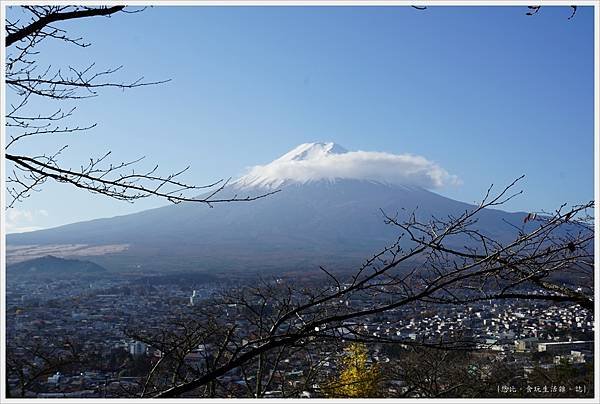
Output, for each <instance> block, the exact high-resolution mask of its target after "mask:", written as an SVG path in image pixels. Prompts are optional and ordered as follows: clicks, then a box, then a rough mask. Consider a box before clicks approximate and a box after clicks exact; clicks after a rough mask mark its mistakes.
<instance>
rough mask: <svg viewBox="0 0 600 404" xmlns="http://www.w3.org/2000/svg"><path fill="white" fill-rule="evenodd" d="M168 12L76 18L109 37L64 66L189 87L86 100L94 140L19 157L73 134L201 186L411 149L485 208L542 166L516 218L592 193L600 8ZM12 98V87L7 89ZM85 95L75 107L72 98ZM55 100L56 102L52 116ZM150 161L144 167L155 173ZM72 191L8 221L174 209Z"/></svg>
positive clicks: (30, 147)
mask: <svg viewBox="0 0 600 404" xmlns="http://www.w3.org/2000/svg"><path fill="white" fill-rule="evenodd" d="M525 13H526V9H525V7H430V8H429V9H427V10H425V11H418V10H415V9H412V8H409V7H153V8H149V9H146V10H145V11H143V12H141V13H138V14H128V15H116V16H113V17H112V18H110V19H107V18H95V19H86V20H77V21H72V22H65V23H63V24H61V25H60V27H61V28H64V29H66V30H67V31H68V32H70V33H73V35H77V36H83V37H84V38H85V39H86V40H87V41H89V42H91V43H92V44H93V45H92V46H90V47H88V48H85V49H81V48H76V47H73V46H69V45H68V44H65V43H60V42H53V43H48V44H47V45H45V46H44V47H43V48H42V49H41V50H42V53H41V54H40V59H41V60H43V61H44V62H46V63H48V64H52V65H53V66H59V65H60V66H64V65H67V64H71V65H75V66H86V65H88V64H89V63H91V62H96V65H97V66H98V67H99V68H104V67H115V66H118V65H123V66H124V67H123V69H122V71H121V72H119V73H118V74H117V75H116V76H115V78H116V79H117V80H120V79H123V80H128V79H129V80H131V79H136V78H137V77H139V76H144V77H145V78H146V79H147V80H161V79H172V81H171V82H169V83H167V84H163V85H158V86H152V87H146V88H139V89H134V90H131V91H125V92H122V91H117V90H114V91H113V90H110V89H109V90H106V91H103V92H101V95H100V96H99V97H97V98H93V99H89V100H84V101H81V102H77V103H76V104H72V105H77V111H76V115H75V116H74V119H73V121H72V122H74V123H76V124H81V125H84V124H87V123H93V122H97V123H98V126H97V127H96V128H94V129H93V130H90V131H89V132H88V133H86V134H84V135H79V136H77V137H66V136H65V137H60V138H55V139H50V138H47V139H36V140H33V139H32V140H30V141H24V142H23V143H22V145H21V146H20V148H19V149H16V148H15V150H13V152H15V153H16V152H23V153H38V152H48V151H49V150H54V149H56V148H59V147H60V146H62V145H64V144H69V148H68V150H67V151H66V152H65V154H64V157H63V161H64V162H65V164H66V165H72V166H78V165H79V164H80V163H81V161H82V160H85V159H87V158H88V157H89V156H92V155H94V156H98V155H101V154H103V153H104V152H105V151H107V150H112V151H113V154H114V159H115V160H118V161H121V160H127V159H132V158H136V157H139V156H147V157H146V159H147V163H146V167H150V166H153V165H154V163H159V164H160V169H161V170H163V172H165V173H167V172H170V171H173V170H177V169H180V168H183V167H185V166H186V165H188V164H189V165H191V168H190V170H189V171H188V172H187V173H186V179H187V180H188V181H189V182H194V183H197V184H203V183H208V182H211V181H213V180H215V179H219V178H223V177H229V176H233V177H236V176H239V175H241V174H243V173H244V172H245V171H246V169H247V168H248V167H250V166H253V165H256V164H264V163H268V162H269V161H271V160H273V159H275V158H277V157H279V156H280V155H282V154H283V153H285V152H287V151H288V150H290V149H292V148H293V147H295V146H296V145H298V144H300V143H304V142H312V141H334V142H336V143H339V144H341V145H343V146H344V147H345V148H346V149H349V150H365V151H385V152H389V153H412V154H416V155H420V156H424V157H426V158H427V159H429V160H432V161H434V162H435V163H437V164H438V165H439V166H441V167H443V168H444V169H445V170H447V171H448V172H449V173H451V174H453V175H456V176H457V177H458V178H459V179H460V180H461V182H462V184H461V185H452V186H447V187H444V188H442V189H438V190H436V192H439V193H441V194H443V195H446V196H449V197H451V198H454V199H458V200H462V201H466V202H473V201H476V200H478V199H480V197H481V196H482V195H483V193H484V192H485V190H486V189H487V187H488V186H489V185H490V184H491V183H494V184H498V185H499V186H500V185H503V184H507V183H508V182H510V181H511V180H512V179H514V178H516V177H518V176H520V175H521V174H526V176H527V177H526V180H525V181H524V182H523V188H524V189H525V194H524V195H523V196H521V197H519V198H518V199H517V200H514V201H511V202H510V203H509V204H507V205H506V206H505V209H506V210H540V209H547V210H548V209H554V208H556V207H558V206H559V205H560V204H561V203H563V202H567V203H578V202H584V201H588V200H591V199H593V197H594V193H593V192H594V190H593V165H594V150H593V146H594V133H593V130H594V109H593V101H594V98H593V97H594V90H593V73H594V54H593V31H594V26H593V9H592V8H590V7H587V8H585V7H580V8H579V10H578V12H577V15H576V16H575V18H573V19H572V20H567V17H568V16H569V15H570V10H569V8H568V7H544V8H543V9H542V10H541V11H540V12H539V13H538V14H537V15H535V16H532V17H528V16H526V15H525ZM7 97H8V101H9V102H10V101H11V92H10V91H8V92H7ZM67 104H68V105H71V103H66V104H65V105H64V106H65V107H67V106H68V105H67ZM53 106H55V104H53V105H50V104H45V103H39V104H36V105H34V107H35V108H40V109H43V110H45V109H46V108H53ZM142 167H143V165H142ZM164 204H165V202H164V201H162V200H159V199H153V200H150V199H148V200H143V201H139V202H137V203H135V204H128V203H125V202H119V201H115V200H111V199H108V198H104V197H99V196H95V195H91V194H88V193H85V192H82V191H79V190H76V189H72V188H70V187H68V186H65V185H61V184H50V183H48V184H46V185H45V186H44V188H43V191H42V192H40V193H36V194H34V195H33V196H32V197H31V198H29V199H28V200H26V201H25V202H23V203H21V204H19V205H18V206H17V207H16V209H13V211H12V213H11V212H10V211H9V212H8V213H7V225H8V226H7V231H9V232H10V231H15V230H22V229H25V228H34V227H52V226H56V225H60V224H65V223H70V222H76V221H80V220H86V219H92V218H97V217H107V216H115V215H121V214H126V213H131V212H135V211H140V210H144V209H148V208H151V207H156V206H161V205H164Z"/></svg>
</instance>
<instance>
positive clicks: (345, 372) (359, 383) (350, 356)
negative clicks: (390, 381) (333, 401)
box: [324, 343, 380, 398]
mask: <svg viewBox="0 0 600 404" xmlns="http://www.w3.org/2000/svg"><path fill="white" fill-rule="evenodd" d="M367 359H368V352H367V348H366V347H365V345H364V344H359V343H352V344H350V345H349V346H348V347H347V348H346V349H345V350H344V356H343V357H342V359H341V370H340V374H339V376H338V377H337V378H336V379H335V380H333V381H331V382H329V383H328V384H327V385H326V386H325V389H324V390H325V393H326V394H327V395H328V396H329V397H347V398H361V397H376V396H377V392H378V383H379V379H380V373H379V369H378V367H377V365H368V364H367Z"/></svg>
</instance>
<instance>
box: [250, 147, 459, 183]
mask: <svg viewBox="0 0 600 404" xmlns="http://www.w3.org/2000/svg"><path fill="white" fill-rule="evenodd" d="M335 178H340V179H357V180H371V181H379V182H382V183H388V184H394V185H410V186H419V187H423V188H426V189H437V188H440V187H443V186H446V185H456V184H460V180H459V179H458V177H456V176H455V175H452V174H449V173H448V172H447V171H446V170H445V169H443V168H442V167H440V166H439V165H438V164H436V163H434V162H432V161H430V160H427V159H426V158H425V157H422V156H417V155H412V154H391V153H385V152H367V151H354V152H346V153H339V154H338V153H329V154H321V155H318V156H315V157H312V158H310V159H305V160H284V161H281V160H275V161H273V162H272V163H270V164H266V165H262V166H261V165H258V166H254V167H252V168H251V169H250V170H249V172H248V174H247V176H246V179H247V180H250V182H252V183H255V184H261V185H272V186H278V185H279V184H281V183H282V182H283V181H287V180H292V181H298V182H302V183H304V182H309V181H316V180H321V179H335Z"/></svg>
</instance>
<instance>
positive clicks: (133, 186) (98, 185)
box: [5, 6, 266, 207]
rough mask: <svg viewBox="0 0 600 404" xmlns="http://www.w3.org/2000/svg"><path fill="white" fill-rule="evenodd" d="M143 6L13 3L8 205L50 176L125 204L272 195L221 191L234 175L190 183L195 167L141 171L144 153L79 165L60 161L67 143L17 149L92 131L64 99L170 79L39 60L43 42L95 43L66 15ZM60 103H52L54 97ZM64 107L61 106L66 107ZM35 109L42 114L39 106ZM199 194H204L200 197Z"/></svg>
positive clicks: (83, 15)
mask: <svg viewBox="0 0 600 404" xmlns="http://www.w3.org/2000/svg"><path fill="white" fill-rule="evenodd" d="M139 11H142V9H133V10H128V9H127V8H125V7H124V6H110V7H109V6H101V7H87V6H22V7H20V10H17V9H14V8H10V9H9V13H8V17H7V19H6V37H5V43H6V49H7V56H6V85H7V88H8V89H9V90H11V93H10V94H9V95H8V100H9V101H10V104H9V105H8V106H7V108H6V128H7V142H6V152H5V156H6V160H7V161H8V162H9V166H8V167H7V169H8V171H9V175H8V176H7V190H8V195H9V197H10V198H11V200H10V201H9V202H8V203H7V206H8V207H12V206H14V205H15V204H16V203H17V202H20V201H22V200H23V199H25V198H27V197H29V196H30V195H31V194H32V193H33V192H34V191H37V190H39V189H40V187H41V186H42V185H43V184H44V183H45V182H46V181H56V182H60V183H66V184H70V185H72V186H75V187H77V188H80V189H83V190H87V191H90V192H92V193H95V194H101V195H105V196H108V197H111V198H115V199H118V200H124V201H129V202H132V201H135V200H137V199H140V198H147V197H151V196H155V197H160V198H164V199H167V200H168V201H170V202H172V203H179V202H200V203H205V204H208V205H209V206H210V205H211V204H212V203H219V202H233V201H252V200H255V199H258V198H262V197H264V196H266V195H258V196H246V197H238V196H237V195H233V196H229V197H227V198H221V197H220V196H219V194H220V192H221V191H222V190H223V188H224V187H225V186H226V185H227V183H228V180H219V181H215V182H214V183H212V184H207V185H201V186H197V185H193V184H188V183H186V182H184V181H182V180H180V178H181V177H182V176H183V174H184V173H185V172H186V171H187V170H188V168H189V167H186V168H184V169H182V170H180V171H177V172H174V173H170V174H167V175H164V174H159V173H158V166H154V167H153V168H151V169H149V170H141V171H140V170H139V169H136V166H137V165H138V163H140V161H141V160H142V159H143V157H142V158H136V159H133V160H130V161H125V162H111V161H109V159H110V157H111V152H110V151H108V152H106V153H104V154H102V155H100V156H98V157H92V158H90V159H89V160H88V161H87V162H84V163H83V164H80V165H79V167H69V166H65V165H64V164H63V163H61V159H60V157H61V155H62V154H63V153H64V152H65V149H66V148H67V146H61V147H58V148H57V150H56V151H53V152H49V153H43V154H41V155H37V154H31V153H27V152H25V151H24V152H17V151H15V148H18V147H19V146H21V149H22V150H27V149H28V147H27V144H26V143H27V142H26V141H27V140H32V139H35V138H37V137H40V136H55V137H57V136H60V135H74V134H78V133H82V132H85V131H88V130H90V129H93V128H95V127H96V126H97V124H96V123H88V124H84V125H77V124H74V123H72V122H71V120H72V117H73V114H74V112H75V110H76V107H75V106H69V107H64V105H63V104H66V103H69V102H71V103H73V102H77V101H81V100H82V99H85V98H90V97H95V96H97V95H98V91H99V90H100V89H104V88H116V89H121V90H126V89H133V88H138V87H144V86H151V85H158V84H163V83H166V82H168V81H169V80H160V81H146V80H145V79H144V78H143V77H140V78H137V79H135V80H131V81H115V80H113V79H112V77H113V76H114V74H115V73H117V72H118V71H119V70H120V69H121V68H122V66H118V67H108V68H104V69H98V68H97V67H96V64H95V63H91V64H90V65H88V66H85V67H76V66H71V65H68V66H63V67H54V66H51V65H43V64H42V63H40V61H39V54H40V44H42V43H43V42H45V41H49V40H54V41H63V42H65V43H67V44H69V45H73V46H77V47H83V48H85V47H88V46H90V43H88V42H86V41H85V40H84V39H83V38H81V37H73V36H71V35H69V34H68V33H67V32H66V31H65V30H63V29H61V28H59V27H58V26H57V24H58V23H60V22H62V21H66V20H73V19H79V18H87V17H102V16H104V17H110V16H112V15H114V14H117V13H135V12H139ZM36 98H37V99H42V100H46V102H45V103H43V104H41V105H45V106H52V105H54V104H56V105H57V106H56V107H55V108H54V109H50V110H49V111H48V112H46V113H43V112H41V111H39V109H37V108H39V107H31V104H33V103H35V102H34V100H35V99H36ZM52 101H53V102H52ZM59 104H60V105H59ZM34 108H35V111H34ZM198 192H203V193H204V194H203V195H202V196H201V197H198V196H197V193H198Z"/></svg>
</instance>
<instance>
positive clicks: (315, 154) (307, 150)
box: [275, 142, 348, 162]
mask: <svg viewBox="0 0 600 404" xmlns="http://www.w3.org/2000/svg"><path fill="white" fill-rule="evenodd" d="M343 153H348V150H346V149H344V148H343V147H342V146H340V145H339V144H336V143H333V142H327V143H322V142H316V143H303V144H301V145H299V146H297V147H295V148H294V149H292V150H290V151H289V152H287V153H286V154H284V155H283V156H281V157H279V158H278V159H277V160H275V161H279V162H283V161H301V160H312V159H318V158H321V157H324V156H326V155H329V154H343Z"/></svg>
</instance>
